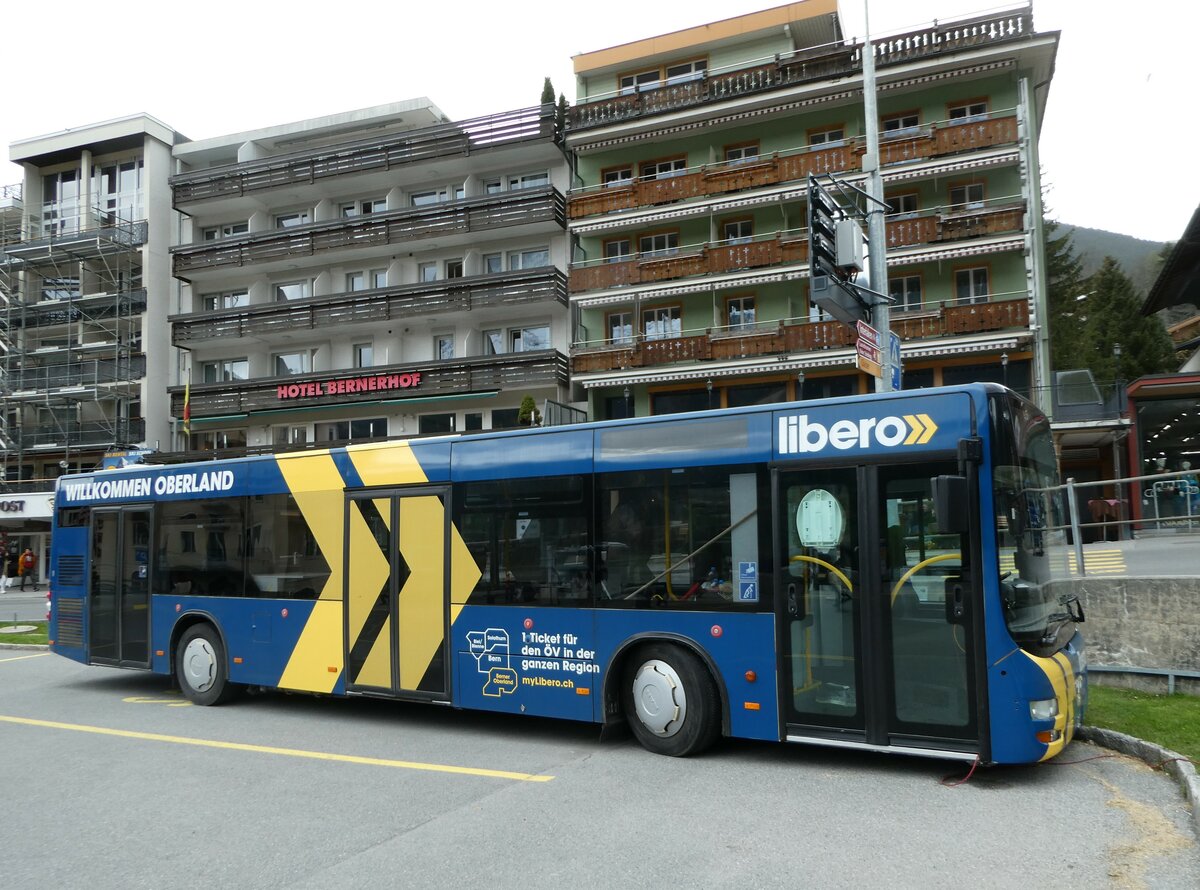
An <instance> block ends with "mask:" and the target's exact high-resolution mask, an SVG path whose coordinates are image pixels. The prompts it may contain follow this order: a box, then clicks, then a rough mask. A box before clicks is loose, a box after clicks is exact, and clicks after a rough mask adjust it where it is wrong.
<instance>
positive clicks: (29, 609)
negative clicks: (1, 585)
mask: <svg viewBox="0 0 1200 890" xmlns="http://www.w3.org/2000/svg"><path fill="white" fill-rule="evenodd" d="M45 619H46V588H45V587H42V589H41V590H26V591H24V592H22V591H20V590H6V591H4V592H3V593H0V625H3V624H9V623H11V622H13V621H33V620H36V621H44V620H45ZM0 642H3V640H0Z"/></svg>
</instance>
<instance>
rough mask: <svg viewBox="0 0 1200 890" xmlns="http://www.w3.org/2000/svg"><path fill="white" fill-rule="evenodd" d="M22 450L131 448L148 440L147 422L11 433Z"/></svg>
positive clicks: (87, 424)
mask: <svg viewBox="0 0 1200 890" xmlns="http://www.w3.org/2000/svg"><path fill="white" fill-rule="evenodd" d="M10 435H11V437H12V439H13V440H14V442H15V443H16V445H17V447H18V448H19V449H22V450H23V449H28V448H38V447H47V446H51V445H60V446H62V447H64V448H95V447H99V446H104V445H128V444H130V443H133V442H141V441H143V440H145V438H146V421H144V420H142V419H141V418H133V419H130V420H111V421H96V420H89V421H81V422H75V423H71V422H68V423H64V424H63V425H62V426H48V425H44V426H33V425H28V426H21V427H18V428H17V429H16V430H13V431H11V433H10Z"/></svg>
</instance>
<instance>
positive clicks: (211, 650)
mask: <svg viewBox="0 0 1200 890" xmlns="http://www.w3.org/2000/svg"><path fill="white" fill-rule="evenodd" d="M175 679H176V680H178V681H179V688H180V689H182V690H183V694H184V696H185V697H186V698H187V699H188V700H189V701H191V702H193V703H194V704H197V705H219V704H223V703H224V702H227V701H229V700H230V699H232V698H233V697H234V696H235V695H236V694H237V691H238V686H237V685H236V684H234V683H230V682H229V666H228V664H227V663H226V661H225V647H224V646H223V645H222V644H221V638H220V636H219V635H218V634H217V631H216V628H214V627H213V626H212V625H211V624H195V625H193V626H191V627H189V628H188V629H187V630H185V631H184V632H183V636H181V637H180V638H179V645H178V646H177V647H176V648H175Z"/></svg>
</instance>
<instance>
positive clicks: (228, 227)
mask: <svg viewBox="0 0 1200 890" xmlns="http://www.w3.org/2000/svg"><path fill="white" fill-rule="evenodd" d="M249 231H250V224H249V223H248V222H235V223H226V224H225V225H223V226H209V227H208V228H205V229H202V230H201V232H202V234H203V237H204V240H205V241H220V240H221V239H222V238H235V237H237V236H238V235H245V234H246V233H247V232H249Z"/></svg>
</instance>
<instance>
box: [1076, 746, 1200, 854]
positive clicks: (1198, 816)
mask: <svg viewBox="0 0 1200 890" xmlns="http://www.w3.org/2000/svg"><path fill="white" fill-rule="evenodd" d="M1076 738H1080V739H1084V740H1086V741H1089V742H1095V743H1096V744H1097V745H1101V746H1102V747H1105V748H1111V749H1112V750H1114V751H1119V752H1120V753H1122V754H1128V755H1129V756H1130V757H1136V758H1137V759H1138V760H1141V761H1142V762H1143V763H1145V764H1146V765H1147V766H1150V767H1154V768H1156V769H1158V768H1161V769H1162V770H1163V771H1164V772H1167V773H1170V774H1171V776H1172V777H1173V778H1174V779H1175V781H1176V782H1178V783H1179V786H1180V788H1182V789H1183V796H1184V797H1186V798H1187V800H1188V803H1190V804H1191V806H1192V829H1193V830H1194V831H1195V832H1196V837H1197V838H1198V839H1200V776H1198V775H1197V773H1196V767H1195V766H1194V765H1193V764H1192V763H1190V762H1189V761H1188V759H1187V758H1185V757H1184V756H1183V755H1182V754H1180V753H1178V752H1176V751H1172V750H1170V749H1169V748H1164V747H1162V746H1161V745H1155V744H1154V743H1152V742H1146V741H1142V740H1141V739H1139V738H1134V737H1133V736H1131V735H1125V733H1123V732H1117V731H1116V730H1113V729H1101V728H1100V727H1098V726H1081V727H1080V728H1079V731H1078V732H1077V733H1076Z"/></svg>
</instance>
